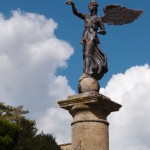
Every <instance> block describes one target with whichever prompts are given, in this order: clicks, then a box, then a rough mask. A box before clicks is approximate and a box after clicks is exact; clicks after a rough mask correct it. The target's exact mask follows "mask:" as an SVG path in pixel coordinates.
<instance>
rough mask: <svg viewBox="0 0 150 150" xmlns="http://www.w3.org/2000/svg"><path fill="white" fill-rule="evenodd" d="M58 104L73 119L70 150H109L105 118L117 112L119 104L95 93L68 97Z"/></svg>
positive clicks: (107, 124)
mask: <svg viewBox="0 0 150 150" xmlns="http://www.w3.org/2000/svg"><path fill="white" fill-rule="evenodd" d="M58 104H59V105H60V107H61V108H63V109H66V110H68V111H69V113H70V114H71V115H72V117H73V122H72V124H71V125H72V150H109V133H108V126H109V123H108V122H107V116H108V115H109V114H110V113H111V112H114V111H119V109H120V108H121V105H120V104H117V103H115V102H113V101H111V100H110V99H109V98H108V97H106V96H104V95H101V94H99V93H97V92H87V93H83V94H78V95H73V96H69V97H68V99H67V100H64V101H59V102H58Z"/></svg>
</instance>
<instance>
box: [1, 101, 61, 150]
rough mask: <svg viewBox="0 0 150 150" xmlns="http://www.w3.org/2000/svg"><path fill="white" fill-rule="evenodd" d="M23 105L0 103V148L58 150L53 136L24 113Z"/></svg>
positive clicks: (10, 149) (11, 149) (8, 149)
mask: <svg viewBox="0 0 150 150" xmlns="http://www.w3.org/2000/svg"><path fill="white" fill-rule="evenodd" d="M27 113H28V111H26V110H23V106H18V107H12V106H6V105H4V104H3V103H0V150H60V147H59V146H58V145H57V143H56V141H55V138H54V137H53V136H52V135H51V134H44V133H43V132H42V133H40V134H37V131H38V129H37V128H36V123H35V121H34V120H30V119H27V118H26V117H25V116H24V115H25V114H27Z"/></svg>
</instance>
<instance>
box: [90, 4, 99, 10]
mask: <svg viewBox="0 0 150 150" xmlns="http://www.w3.org/2000/svg"><path fill="white" fill-rule="evenodd" d="M88 8H89V11H90V12H92V11H95V10H96V11H97V6H95V5H92V4H89V5H88Z"/></svg>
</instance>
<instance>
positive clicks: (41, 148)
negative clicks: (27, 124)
mask: <svg viewBox="0 0 150 150" xmlns="http://www.w3.org/2000/svg"><path fill="white" fill-rule="evenodd" d="M31 150H60V146H58V145H57V143H56V141H55V138H54V137H53V136H52V135H51V134H44V133H43V132H42V133H40V134H38V135H36V136H35V138H34V141H33V147H32V149H31Z"/></svg>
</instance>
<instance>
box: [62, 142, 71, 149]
mask: <svg viewBox="0 0 150 150" xmlns="http://www.w3.org/2000/svg"><path fill="white" fill-rule="evenodd" d="M60 148H61V150H71V143H68V144H62V145H60Z"/></svg>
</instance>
